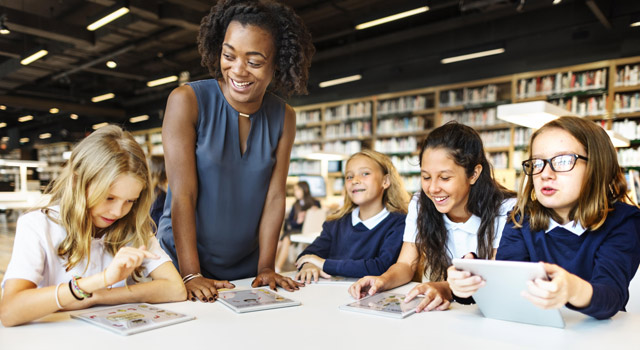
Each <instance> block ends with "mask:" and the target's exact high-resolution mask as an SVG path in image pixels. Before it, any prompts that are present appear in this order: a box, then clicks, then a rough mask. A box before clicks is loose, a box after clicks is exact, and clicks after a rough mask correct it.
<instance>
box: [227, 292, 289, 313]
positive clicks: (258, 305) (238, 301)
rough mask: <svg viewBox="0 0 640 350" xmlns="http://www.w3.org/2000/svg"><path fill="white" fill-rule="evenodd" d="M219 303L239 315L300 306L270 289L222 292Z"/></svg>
mask: <svg viewBox="0 0 640 350" xmlns="http://www.w3.org/2000/svg"><path fill="white" fill-rule="evenodd" d="M218 301H219V302H220V303H222V304H224V305H225V306H227V307H229V308H230V309H231V310H233V311H235V312H238V313H243V312H250V311H260V310H267V309H277V308H281V307H288V306H297V305H300V302H299V301H296V300H292V299H289V298H285V297H283V296H282V295H280V294H278V293H276V292H274V291H272V290H269V289H268V288H255V289H245V290H228V291H224V292H220V293H219V294H218Z"/></svg>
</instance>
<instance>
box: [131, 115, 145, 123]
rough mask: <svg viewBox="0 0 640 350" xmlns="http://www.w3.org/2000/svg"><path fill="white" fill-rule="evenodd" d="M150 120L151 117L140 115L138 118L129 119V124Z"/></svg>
mask: <svg viewBox="0 0 640 350" xmlns="http://www.w3.org/2000/svg"><path fill="white" fill-rule="evenodd" d="M148 119H149V115H148V114H143V115H139V116H137V117H131V118H129V122H131V123H139V122H143V121H145V120H148Z"/></svg>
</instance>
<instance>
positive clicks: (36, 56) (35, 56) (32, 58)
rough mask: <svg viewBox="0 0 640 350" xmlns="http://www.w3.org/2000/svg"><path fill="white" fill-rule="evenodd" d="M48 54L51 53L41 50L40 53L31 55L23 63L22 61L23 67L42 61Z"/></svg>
mask: <svg viewBox="0 0 640 350" xmlns="http://www.w3.org/2000/svg"><path fill="white" fill-rule="evenodd" d="M47 54H49V51H47V50H39V51H38V52H36V53H34V54H32V55H30V56H29V57H26V58H25V59H23V60H22V61H20V64H21V65H23V66H26V65H28V64H31V63H33V62H34V61H37V60H39V59H41V58H42V57H44V56H46V55H47Z"/></svg>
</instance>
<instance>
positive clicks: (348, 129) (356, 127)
mask: <svg viewBox="0 0 640 350" xmlns="http://www.w3.org/2000/svg"><path fill="white" fill-rule="evenodd" d="M367 136H371V121H368V120H366V121H365V120H358V121H355V122H352V123H344V124H337V125H327V126H326V129H325V138H326V139H337V138H343V137H367Z"/></svg>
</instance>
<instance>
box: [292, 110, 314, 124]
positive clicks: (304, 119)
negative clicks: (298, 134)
mask: <svg viewBox="0 0 640 350" xmlns="http://www.w3.org/2000/svg"><path fill="white" fill-rule="evenodd" d="M318 122H320V110H319V109H314V110H311V111H299V112H297V113H296V126H304V125H306V124H308V123H318Z"/></svg>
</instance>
